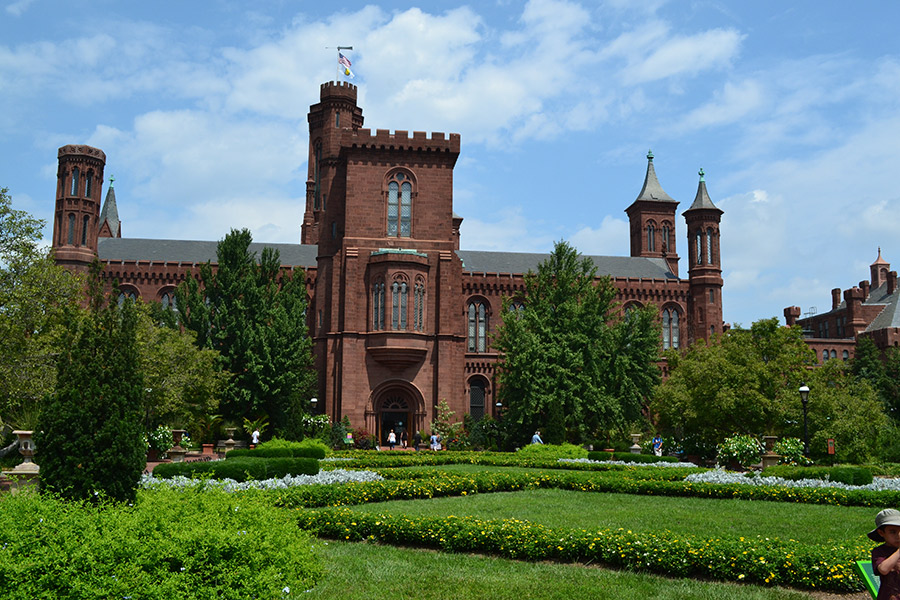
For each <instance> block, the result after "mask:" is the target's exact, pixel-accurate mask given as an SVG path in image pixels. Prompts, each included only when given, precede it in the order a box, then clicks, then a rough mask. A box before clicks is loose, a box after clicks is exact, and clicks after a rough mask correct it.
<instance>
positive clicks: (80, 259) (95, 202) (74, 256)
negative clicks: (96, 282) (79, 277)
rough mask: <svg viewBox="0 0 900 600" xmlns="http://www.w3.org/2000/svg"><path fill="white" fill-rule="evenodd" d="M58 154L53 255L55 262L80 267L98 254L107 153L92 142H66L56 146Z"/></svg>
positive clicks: (83, 266) (85, 267)
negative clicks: (74, 143) (101, 192)
mask: <svg viewBox="0 0 900 600" xmlns="http://www.w3.org/2000/svg"><path fill="white" fill-rule="evenodd" d="M57 158H58V165H59V166H58V168H57V173H56V211H55V213H54V217H53V252H54V257H55V258H56V262H57V263H58V264H61V265H65V266H67V267H71V268H73V269H75V270H81V271H83V270H87V267H88V265H90V264H91V261H92V260H94V258H95V257H96V256H97V233H98V229H99V221H100V188H101V187H102V185H103V168H104V167H105V166H106V154H104V153H103V151H102V150H100V149H98V148H93V147H91V146H83V145H69V146H63V147H62V148H60V149H59V152H58V153H57Z"/></svg>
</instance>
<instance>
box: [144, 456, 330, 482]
mask: <svg viewBox="0 0 900 600" xmlns="http://www.w3.org/2000/svg"><path fill="white" fill-rule="evenodd" d="M318 472H319V461H317V460H316V459H314V458H266V459H262V458H233V459H231V460H211V461H205V462H204V461H198V462H181V463H163V464H161V465H157V466H156V468H154V469H153V476H154V477H160V478H163V479H168V478H172V477H176V476H178V475H184V476H185V477H198V476H199V477H211V478H212V479H234V480H235V481H247V480H248V479H272V478H276V477H284V476H285V475H316V474H318Z"/></svg>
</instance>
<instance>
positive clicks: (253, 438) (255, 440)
mask: <svg viewBox="0 0 900 600" xmlns="http://www.w3.org/2000/svg"><path fill="white" fill-rule="evenodd" d="M245 431H246V430H245ZM250 443H251V444H253V445H254V446H256V445H257V444H259V427H257V428H256V429H254V430H253V433H251V434H250Z"/></svg>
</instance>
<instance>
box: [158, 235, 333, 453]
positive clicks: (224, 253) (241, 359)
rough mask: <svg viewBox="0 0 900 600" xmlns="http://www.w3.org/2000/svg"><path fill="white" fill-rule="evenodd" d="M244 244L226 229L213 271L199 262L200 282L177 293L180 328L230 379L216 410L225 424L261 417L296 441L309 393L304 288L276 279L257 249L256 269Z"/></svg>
mask: <svg viewBox="0 0 900 600" xmlns="http://www.w3.org/2000/svg"><path fill="white" fill-rule="evenodd" d="M251 242H252V236H251V235H250V232H249V231H248V230H246V229H244V230H241V231H237V230H232V231H231V233H229V234H228V235H227V236H225V239H223V240H222V241H220V242H219V245H218V248H217V250H216V254H217V260H218V265H217V268H216V269H213V267H212V265H210V264H209V263H207V264H205V265H203V266H202V267H201V269H200V280H201V281H200V282H197V281H196V280H194V279H188V280H187V281H186V282H185V283H183V284H182V285H180V286H179V287H178V289H177V290H176V293H175V294H176V300H177V304H178V306H179V309H180V311H181V312H180V313H179V314H180V323H181V324H182V325H183V326H184V327H185V328H187V329H190V330H192V331H194V332H195V333H196V335H197V343H198V345H199V346H200V347H201V348H204V347H205V348H211V349H213V350H217V351H218V352H219V366H220V368H221V369H223V370H225V371H228V372H230V373H232V374H233V378H232V379H231V381H230V382H229V384H228V385H227V386H226V388H225V391H224V392H223V396H222V401H221V404H220V412H221V413H222V414H223V416H224V417H225V418H226V419H231V420H236V421H242V420H243V419H244V418H249V419H254V418H259V417H262V416H267V417H268V419H269V422H270V423H271V424H272V427H273V429H274V433H275V434H276V435H278V436H280V437H284V438H287V439H299V438H300V437H301V436H302V421H301V416H302V415H303V414H304V413H305V412H307V411H308V399H309V398H310V397H312V396H313V395H315V389H316V375H315V372H314V371H313V368H312V366H313V356H312V340H311V339H310V337H309V335H308V331H307V328H306V306H307V301H306V286H305V281H304V278H303V273H302V271H301V272H296V273H292V274H286V273H282V272H281V264H280V260H281V259H280V256H279V253H278V251H277V250H273V249H271V248H265V249H263V252H262V254H261V256H260V258H259V262H257V259H256V255H255V253H253V252H251V251H250V243H251ZM201 284H202V285H201Z"/></svg>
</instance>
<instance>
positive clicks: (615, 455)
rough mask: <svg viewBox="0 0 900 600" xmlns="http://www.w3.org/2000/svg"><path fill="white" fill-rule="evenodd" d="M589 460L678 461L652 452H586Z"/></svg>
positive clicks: (672, 457)
mask: <svg viewBox="0 0 900 600" xmlns="http://www.w3.org/2000/svg"><path fill="white" fill-rule="evenodd" d="M588 459H589V460H620V461H622V462H636V463H654V462H678V459H677V458H676V457H674V456H656V455H654V454H633V453H631V452H588Z"/></svg>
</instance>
